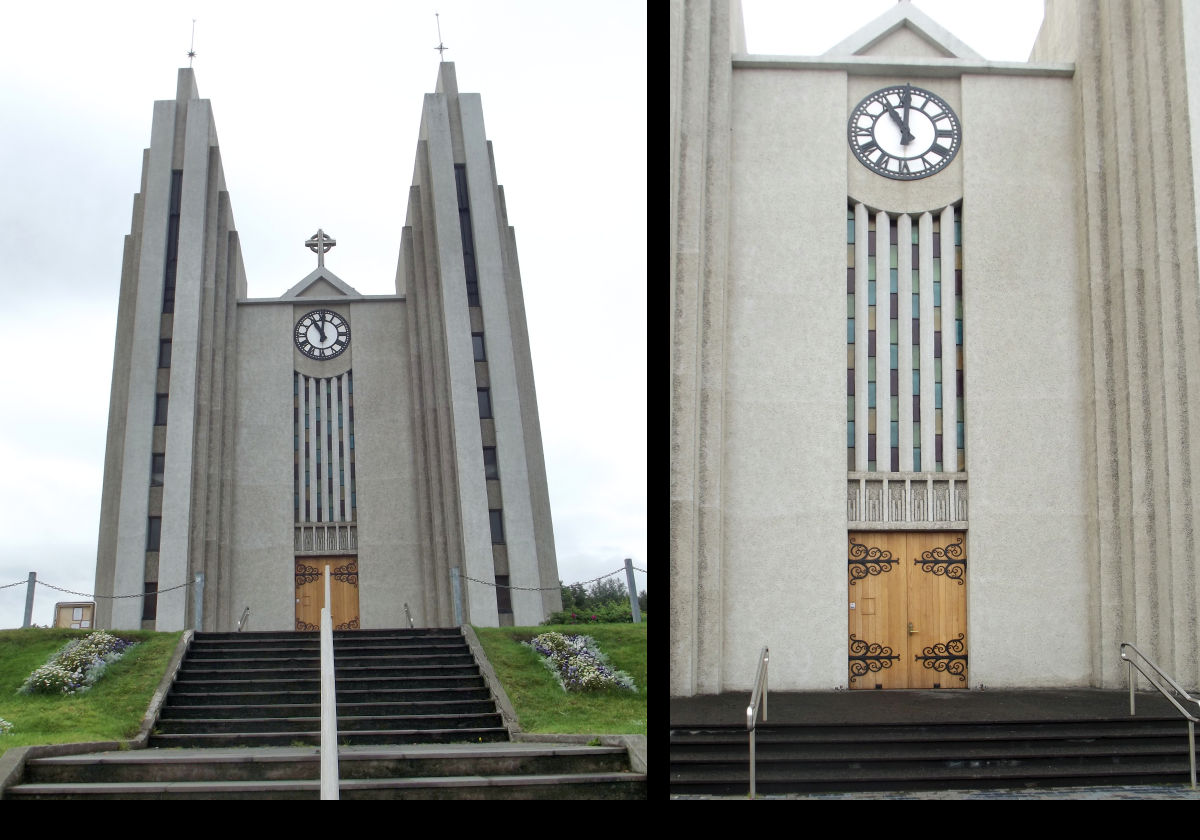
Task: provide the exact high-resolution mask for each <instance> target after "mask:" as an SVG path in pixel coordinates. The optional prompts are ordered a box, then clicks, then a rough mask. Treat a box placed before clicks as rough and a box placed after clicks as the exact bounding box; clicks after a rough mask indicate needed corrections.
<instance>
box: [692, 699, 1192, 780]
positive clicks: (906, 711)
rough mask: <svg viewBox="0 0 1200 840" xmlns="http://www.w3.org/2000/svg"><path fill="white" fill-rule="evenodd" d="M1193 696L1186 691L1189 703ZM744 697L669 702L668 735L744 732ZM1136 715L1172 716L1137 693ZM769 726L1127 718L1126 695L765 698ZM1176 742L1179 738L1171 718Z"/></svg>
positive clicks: (1166, 706)
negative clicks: (738, 728) (699, 730)
mask: <svg viewBox="0 0 1200 840" xmlns="http://www.w3.org/2000/svg"><path fill="white" fill-rule="evenodd" d="M1195 694H1196V692H1193V696H1195ZM748 700H749V694H748V692H736V693H733V694H713V695H702V696H699V697H685V698H680V697H673V698H671V728H672V729H678V728H687V727H688V726H689V725H705V724H707V725H713V724H729V725H742V726H744V725H745V722H746V706H747V704H748ZM1136 708H1137V712H1138V714H1139V715H1153V716H1165V715H1178V714H1179V713H1178V712H1177V711H1175V709H1174V707H1173V706H1171V705H1170V704H1169V703H1168V702H1167V701H1166V700H1165V699H1163V698H1162V697H1161V696H1160V695H1159V694H1158V693H1157V692H1152V693H1151V692H1138V694H1137V697H1136ZM768 713H769V718H768V722H769V723H888V722H904V723H922V722H945V721H960V722H970V721H988V720H990V721H997V722H1000V721H1022V720H1055V719H1070V718H1106V717H1113V718H1115V717H1125V716H1128V715H1129V693H1128V692H1127V691H1109V690H1101V689H1091V688H1083V689H1034V690H1025V691H1011V690H997V691H988V690H982V691H981V690H971V691H945V690H943V691H827V692H771V693H770V694H769V696H768ZM1179 723H1180V735H1181V737H1184V738H1186V737H1187V726H1186V722H1185V721H1184V719H1183V718H1182V717H1180V719H1179ZM671 798H672V799H745V798H746V796H702V795H695V794H687V795H676V796H672V797H671ZM759 798H760V799H1200V790H1192V789H1191V787H1190V786H1189V785H1188V784H1187V783H1186V781H1185V782H1184V783H1183V784H1180V785H1133V786H1128V787H1111V786H1109V787H1088V788H1082V787H1080V788H1042V789H1038V788H1034V789H1023V790H939V791H918V792H904V793H864V792H856V793H805V794H760V795H759Z"/></svg>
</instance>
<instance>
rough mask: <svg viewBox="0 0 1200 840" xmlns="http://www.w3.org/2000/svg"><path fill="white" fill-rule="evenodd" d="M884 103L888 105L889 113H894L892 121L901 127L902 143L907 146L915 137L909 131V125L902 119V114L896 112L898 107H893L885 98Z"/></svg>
mask: <svg viewBox="0 0 1200 840" xmlns="http://www.w3.org/2000/svg"><path fill="white" fill-rule="evenodd" d="M883 104H884V105H886V106H887V109H888V113H889V114H891V115H892V121H893V122H895V123H896V125H897V126H899V128H900V145H902V146H907V145H908V144H909V143H911V142H912V141H913V139H914V138H913V136H912V135H911V134H910V133H909V131H908V126H907V125H905V121H904V120H901V119H900V115H899V114H897V113H896V109H895V108H893V107H892V103H890V102H888V101H887V100H886V99H885V100H884V102H883Z"/></svg>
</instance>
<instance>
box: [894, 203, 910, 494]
mask: <svg viewBox="0 0 1200 840" xmlns="http://www.w3.org/2000/svg"><path fill="white" fill-rule="evenodd" d="M896 241H897V248H896V256H897V259H896V277H897V280H896V301H897V303H896V319H897V321H898V322H899V323H898V324H897V329H898V332H897V336H896V356H897V362H896V378H897V384H898V386H899V387H898V388H897V389H896V391H897V393H896V403H897V408H898V409H899V410H898V412H897V413H898V415H899V417H898V418H897V419H898V420H899V421H900V471H901V472H912V468H913V425H912V424H913V411H912V397H913V391H912V374H913V367H912V316H913V311H912V293H913V288H912V270H913V265H912V217H911V216H909V215H908V214H907V213H902V214H901V215H900V217H899V218H898V219H896Z"/></svg>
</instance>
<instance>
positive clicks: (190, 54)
mask: <svg viewBox="0 0 1200 840" xmlns="http://www.w3.org/2000/svg"><path fill="white" fill-rule="evenodd" d="M195 57H196V19H195V18H192V45H191V46H190V47H188V67H191V66H192V59H193V58H195Z"/></svg>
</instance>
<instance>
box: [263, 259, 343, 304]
mask: <svg viewBox="0 0 1200 840" xmlns="http://www.w3.org/2000/svg"><path fill="white" fill-rule="evenodd" d="M339 295H342V296H345V297H362V295H360V294H359V293H358V291H357V290H356V289H355V288H354V287H353V286H351V285H350V284H349V283H347V282H346V281H345V280H342V279H341V278H340V277H338V276H337V275H336V274H334V273H333V272H332V271H330V270H329V269H328V268H326V267H325V266H318V267H317V269H316V270H314V271H313V273H312V274H310V275H308V276H307V277H305V278H304V279H303V280H301V281H300V282H299V283H297V284H296V285H295V286H292V288H290V289H288V290H287V291H286V292H284V293H283V295H282V296H281V297H280V299H281V300H286V299H290V298H301V297H337V296H339Z"/></svg>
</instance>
